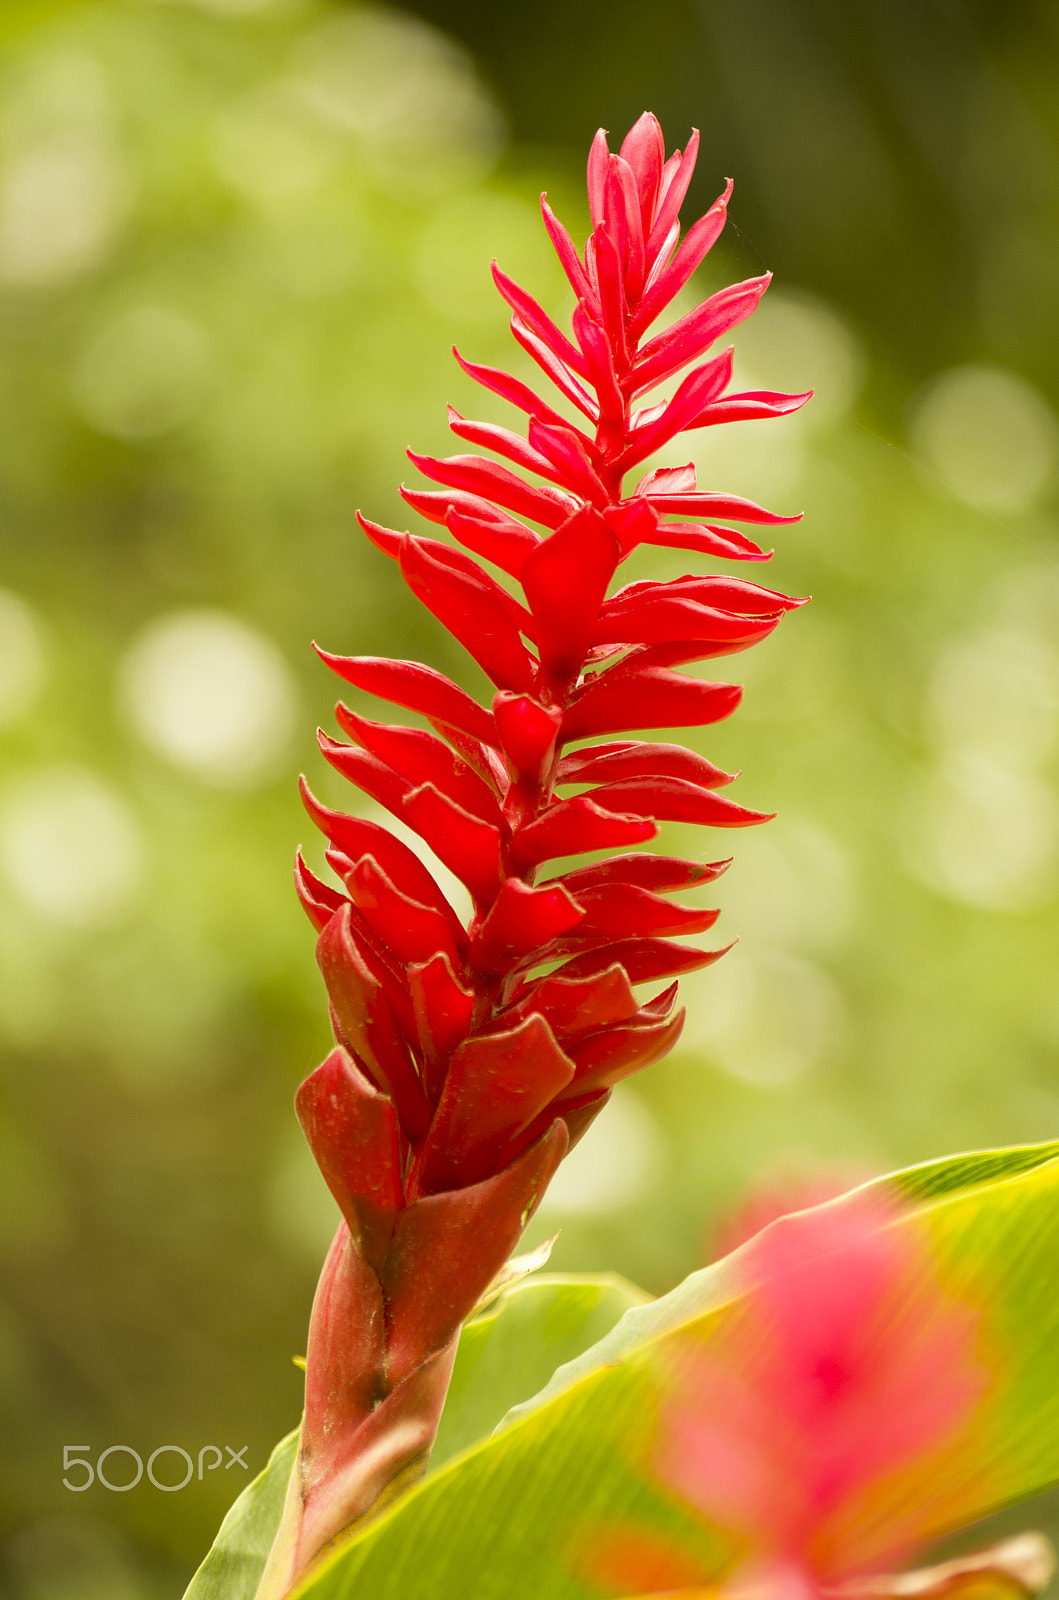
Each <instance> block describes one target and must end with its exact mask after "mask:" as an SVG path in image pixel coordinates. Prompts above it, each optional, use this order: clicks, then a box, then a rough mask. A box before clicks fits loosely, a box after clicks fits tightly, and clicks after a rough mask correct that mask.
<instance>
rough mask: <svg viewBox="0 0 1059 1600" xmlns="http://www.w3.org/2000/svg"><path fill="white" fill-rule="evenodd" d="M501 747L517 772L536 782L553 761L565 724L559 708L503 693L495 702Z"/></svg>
mask: <svg viewBox="0 0 1059 1600" xmlns="http://www.w3.org/2000/svg"><path fill="white" fill-rule="evenodd" d="M493 717H494V719H495V721H496V727H497V732H498V734H499V737H500V745H501V748H502V749H503V751H504V754H505V755H506V756H507V757H508V759H509V761H510V762H511V765H512V767H513V768H514V769H515V771H516V772H517V773H518V774H520V775H524V776H525V777H527V778H530V779H534V780H535V779H536V778H537V776H538V774H539V773H540V770H541V766H542V764H543V763H544V762H545V761H547V760H549V759H550V757H551V755H552V752H553V750H554V749H555V741H556V738H557V737H558V734H559V729H560V728H561V727H562V724H563V714H562V712H561V711H560V710H559V707H558V706H544V705H541V703H540V701H539V700H535V699H534V698H533V697H532V695H525V694H510V693H508V692H507V691H505V690H503V689H502V690H501V691H500V693H499V694H497V696H496V698H495V699H494V700H493Z"/></svg>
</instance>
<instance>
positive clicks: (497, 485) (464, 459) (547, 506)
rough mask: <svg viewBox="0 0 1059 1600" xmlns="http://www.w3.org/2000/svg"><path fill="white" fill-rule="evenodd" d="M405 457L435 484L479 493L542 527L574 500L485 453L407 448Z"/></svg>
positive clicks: (552, 524)
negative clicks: (452, 453)
mask: <svg viewBox="0 0 1059 1600" xmlns="http://www.w3.org/2000/svg"><path fill="white" fill-rule="evenodd" d="M408 459H409V460H410V461H411V462H412V464H413V465H414V466H417V467H418V468H419V470H420V472H422V473H423V475H424V477H427V478H433V480H434V482H435V483H444V484H447V485H448V487H449V488H450V489H463V490H466V491H467V492H468V493H470V494H477V495H482V496H484V497H485V498H486V499H489V500H495V501H496V503H497V505H501V506H505V507H506V508H507V510H508V511H513V512H514V513H515V515H516V516H519V517H530V518H531V519H532V520H533V521H534V522H541V523H543V524H544V526H545V527H546V528H557V527H558V526H559V524H560V523H561V522H564V521H565V520H566V518H567V517H568V516H569V515H570V513H571V511H574V510H576V501H575V500H574V499H573V497H572V496H571V495H566V494H562V493H561V492H560V491H559V490H558V489H551V488H548V487H546V486H543V485H542V486H537V485H531V484H528V483H525V482H524V481H523V479H522V478H517V477H516V476H515V474H514V473H513V472H509V471H508V470H507V468H506V467H501V466H498V465H497V463H496V462H495V461H489V460H487V459H486V457H485V456H445V457H444V458H442V459H438V458H436V457H434V456H421V455H418V454H417V453H416V452H415V451H414V450H409V451H408Z"/></svg>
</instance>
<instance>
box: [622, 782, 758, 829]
mask: <svg viewBox="0 0 1059 1600" xmlns="http://www.w3.org/2000/svg"><path fill="white" fill-rule="evenodd" d="M592 798H593V800H594V801H595V803H596V805H597V806H603V807H604V808H605V809H607V810H610V809H611V808H612V807H613V809H614V810H615V811H618V812H621V813H623V814H629V813H632V814H635V813H636V812H638V811H640V809H641V807H642V814H643V815H644V816H651V817H656V818H657V819H658V820H659V821H660V822H695V823H698V824H699V825H700V826H702V827H707V828H748V827H750V826H752V825H753V824H754V823H756V822H767V821H768V820H769V818H770V816H771V813H766V812H764V811H748V810H747V809H746V807H745V806H740V805H737V804H736V802H735V801H734V800H729V799H728V798H727V796H725V795H723V794H714V793H713V792H712V790H710V789H704V788H702V786H701V785H700V784H698V783H696V782H688V780H687V779H685V778H675V777H670V776H668V775H665V774H659V775H657V776H655V777H650V778H623V779H621V780H619V781H618V782H616V783H605V784H601V785H600V786H599V788H597V789H593V791H592Z"/></svg>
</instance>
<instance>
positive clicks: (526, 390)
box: [452, 347, 569, 427]
mask: <svg viewBox="0 0 1059 1600" xmlns="http://www.w3.org/2000/svg"><path fill="white" fill-rule="evenodd" d="M452 353H453V355H454V356H455V357H456V360H457V361H458V362H459V364H460V366H461V367H462V368H463V370H464V372H466V374H467V376H468V377H469V378H473V379H474V381H475V383H480V384H481V385H482V388H483V389H488V390H489V391H490V393H491V394H496V395H499V396H500V398H501V400H507V401H509V402H510V404H511V405H513V406H517V407H518V408H519V410H520V411H525V412H526V414H527V415H528V416H531V417H536V418H537V420H538V421H539V422H557V423H558V424H559V426H560V427H569V423H568V422H567V420H566V418H565V417H564V416H563V415H562V413H561V412H559V411H555V410H554V409H553V408H552V407H551V406H550V405H549V404H548V402H547V401H546V400H542V399H541V397H540V395H539V394H537V393H536V392H535V391H534V390H533V389H531V388H530V387H529V385H528V384H525V383H523V382H522V379H521V378H515V377H513V376H512V375H511V373H510V372H504V371H503V370H502V369H501V368H500V367H484V366H481V365H480V364H479V363H478V362H476V361H465V360H464V358H463V356H461V355H460V352H459V351H458V350H457V349H456V348H455V347H454V348H453V351H452Z"/></svg>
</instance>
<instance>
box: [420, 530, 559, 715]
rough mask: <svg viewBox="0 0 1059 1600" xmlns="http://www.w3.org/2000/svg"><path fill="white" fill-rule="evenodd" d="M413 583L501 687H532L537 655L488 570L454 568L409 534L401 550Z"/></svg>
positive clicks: (435, 612)
mask: <svg viewBox="0 0 1059 1600" xmlns="http://www.w3.org/2000/svg"><path fill="white" fill-rule="evenodd" d="M401 572H402V574H403V576H404V578H405V580H406V581H407V583H408V586H409V588H410V589H411V590H412V591H413V593H414V594H415V595H417V596H418V598H419V599H420V600H422V602H423V604H424V605H425V606H426V607H427V609H428V610H429V611H432V612H433V614H434V615H435V616H436V617H437V619H438V621H439V622H440V623H442V624H443V625H444V626H445V627H446V628H448V630H449V632H450V633H451V634H453V635H454V636H455V637H456V638H457V639H458V640H459V642H460V644H462V645H463V647H464V649H465V650H467V651H468V652H469V654H470V655H472V656H473V657H474V659H475V660H476V661H477V663H478V665H479V666H480V667H481V668H482V670H483V672H485V673H486V674H487V675H488V676H489V677H490V678H491V679H492V680H493V682H494V683H495V684H496V686H497V688H499V689H528V688H529V687H530V686H531V685H532V683H533V679H534V671H533V665H534V664H533V658H532V657H531V656H530V654H529V652H528V650H527V649H526V647H525V645H524V644H523V643H522V640H521V638H520V636H519V629H518V626H517V625H516V623H515V622H514V621H513V620H512V617H511V614H510V610H509V608H508V605H507V604H506V603H505V601H504V600H502V599H501V598H500V597H499V596H498V595H496V594H495V593H494V592H493V590H494V588H495V587H496V586H495V585H494V584H493V583H492V580H491V579H486V577H485V574H484V573H480V576H479V577H478V578H472V577H471V576H469V575H468V574H466V573H463V572H459V571H455V570H453V568H452V567H451V566H450V565H449V564H448V563H447V562H444V561H442V560H439V559H438V558H437V556H436V555H435V554H434V553H433V551H430V550H427V549H426V548H424V547H423V545H418V544H417V543H416V542H415V541H414V540H411V539H410V540H409V541H408V542H407V544H406V545H405V548H404V550H403V551H402V553H401Z"/></svg>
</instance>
